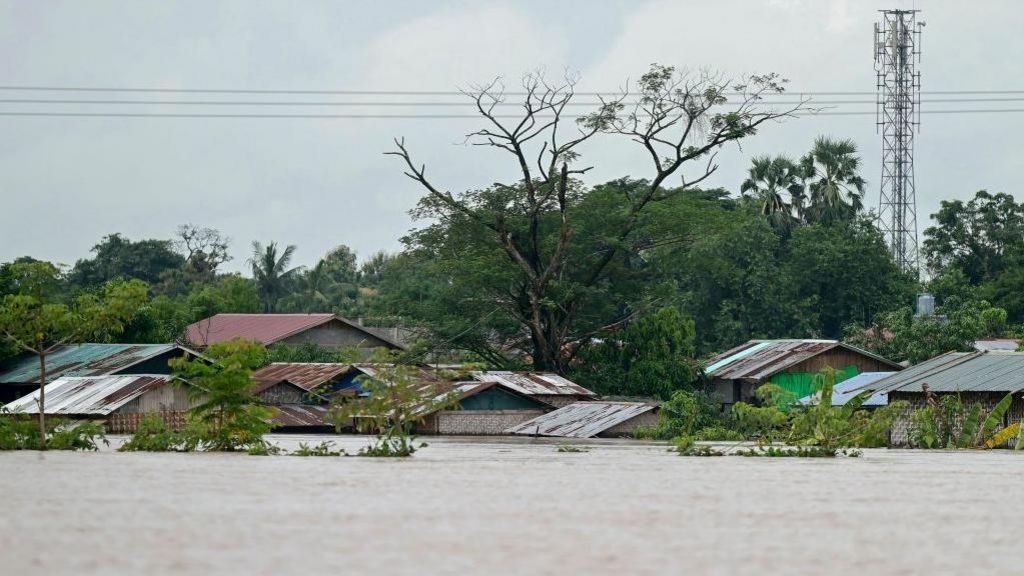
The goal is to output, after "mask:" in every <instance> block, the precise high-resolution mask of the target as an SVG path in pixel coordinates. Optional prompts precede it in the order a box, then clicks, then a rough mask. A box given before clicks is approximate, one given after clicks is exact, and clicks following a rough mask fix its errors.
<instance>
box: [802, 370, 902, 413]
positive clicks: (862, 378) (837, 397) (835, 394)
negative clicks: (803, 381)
mask: <svg viewBox="0 0 1024 576" xmlns="http://www.w3.org/2000/svg"><path fill="white" fill-rule="evenodd" d="M893 374H896V372H862V373H860V374H858V375H856V376H854V377H852V378H847V379H846V380H843V381H842V382H840V383H838V384H836V385H835V387H834V388H833V389H832V405H833V406H845V405H846V403H847V402H849V401H850V400H852V399H853V397H854V396H856V395H858V394H860V393H861V391H863V390H865V389H871V385H872V384H874V383H875V382H878V381H879V380H881V379H883V378H888V377H889V376H892V375H893ZM820 397H821V396H820V394H818V393H815V394H812V395H811V396H806V397H804V398H801V399H800V400H799V402H800V403H801V404H810V403H811V402H812V399H814V400H815V401H816V399H817V398H820ZM888 404H889V395H888V394H886V393H885V392H875V393H874V394H872V395H871V396H869V397H868V399H867V400H865V401H864V403H863V404H861V406H864V407H865V408H868V407H877V406H886V405H888Z"/></svg>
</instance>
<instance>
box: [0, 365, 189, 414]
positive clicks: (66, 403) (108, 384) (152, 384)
mask: <svg viewBox="0 0 1024 576" xmlns="http://www.w3.org/2000/svg"><path fill="white" fill-rule="evenodd" d="M170 381H171V376H163V375H141V376H140V375H125V376H91V377H90V376H86V377H64V378H59V379H57V380H54V381H53V382H50V383H49V384H47V385H46V413H47V414H68V415H96V416H106V415H108V414H110V413H111V412H113V411H114V410H117V409H118V408H120V407H121V406H124V405H125V404H127V403H128V402H131V401H132V400H134V399H136V398H138V397H139V396H142V395H143V394H145V393H146V392H149V391H150V390H156V389H157V388H160V387H161V386H164V385H165V384H167V383H168V382H170ZM38 401H39V390H36V391H35V392H33V393H32V394H29V395H28V396H23V397H21V398H19V399H17V400H15V401H14V402H11V403H10V404H8V405H7V409H8V410H10V411H11V412H21V413H24V414H38V413H39V404H38Z"/></svg>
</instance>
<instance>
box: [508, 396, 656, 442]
mask: <svg viewBox="0 0 1024 576" xmlns="http://www.w3.org/2000/svg"><path fill="white" fill-rule="evenodd" d="M657 423H658V405H657V404H651V403H644V402H602V401H597V402H576V403H574V404H569V405H568V406H564V407H562V408H559V409H558V410H555V411H554V412H549V413H547V414H544V415H542V416H538V417H537V418H534V419H532V420H528V421H526V422H523V423H522V424H518V425H516V426H512V427H510V428H508V429H507V430H505V432H506V433H507V434H517V435H520V436H558V437H562V438H593V437H594V436H600V437H604V438H619V437H623V436H633V435H634V434H635V432H636V430H637V428H639V427H651V426H655V425H656V424H657Z"/></svg>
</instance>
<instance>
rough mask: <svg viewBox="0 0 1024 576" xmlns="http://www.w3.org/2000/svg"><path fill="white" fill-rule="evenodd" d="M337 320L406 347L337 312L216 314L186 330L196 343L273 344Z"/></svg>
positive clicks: (383, 340)
mask: <svg viewBox="0 0 1024 576" xmlns="http://www.w3.org/2000/svg"><path fill="white" fill-rule="evenodd" d="M333 321H337V322H341V323H342V324H346V325H348V326H350V327H352V328H354V329H356V330H358V331H360V332H363V333H364V334H366V335H367V337H369V338H373V339H374V340H379V341H381V342H384V343H386V344H388V345H389V346H391V347H393V348H402V346H401V345H399V344H398V343H397V342H393V341H391V340H390V339H389V338H387V337H386V336H383V335H381V334H375V333H372V332H370V331H369V330H367V329H366V328H365V327H363V326H360V325H359V324H357V323H355V322H352V321H351V320H348V319H347V318H342V317H341V316H337V315H334V314H216V315H214V316H210V317H209V318H204V319H202V320H200V321H198V322H195V323H193V324H190V325H189V326H188V328H186V331H185V334H186V338H187V339H188V342H189V343H191V344H194V345H196V346H208V345H210V344H217V343H218V342H227V341H230V340H234V339H235V338H242V339H244V340H254V341H256V342H259V343H261V344H263V345H266V346H269V345H270V344H273V343H274V342H277V341H279V340H283V339H285V338H288V337H289V336H293V335H295V334H298V333H300V332H303V331H305V330H309V329H310V328H314V327H316V326H320V325H321V324H326V323H328V322H333Z"/></svg>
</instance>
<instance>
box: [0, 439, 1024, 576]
mask: <svg viewBox="0 0 1024 576" xmlns="http://www.w3.org/2000/svg"><path fill="white" fill-rule="evenodd" d="M321 439H323V437H321V436H317V437H310V436H306V437H296V436H276V437H274V441H275V442H278V443H279V444H280V445H281V446H282V447H285V448H294V447H295V446H296V445H297V443H298V442H299V441H307V442H312V443H315V442H319V441H320V440H321ZM336 440H337V441H338V442H339V445H341V446H344V447H346V448H347V449H349V450H351V451H355V449H357V448H358V447H359V445H361V444H362V443H363V442H364V440H363V439H361V438H358V437H341V438H340V439H336ZM427 440H428V442H430V446H429V447H427V448H425V449H423V450H422V451H421V452H420V453H418V454H417V455H416V456H414V457H413V458H411V459H404V460H392V459H370V458H297V457H290V456H276V457H255V456H247V455H242V454H141V453H134V454H121V453H117V452H114V451H113V450H112V449H107V450H104V451H102V452H100V453H68V452H49V453H46V454H40V453H38V452H20V453H0V573H2V574H11V575H29V574H75V575H84V574H149V575H154V574H204V575H205V574H245V575H259V574H273V575H290V574H309V575H314V574H333V575H347V574H353V575H354V574H373V575H387V574H416V575H433V574H462V575H477V574H480V575H491V574H529V575H537V574H560V575H575V574H588V575H589V574H618V575H632V574H680V575H682V574H694V575H697V574H759V575H765V574H787V575H791V574H813V575H846V574H850V575H853V574H857V575H862V574H870V575H874V574H925V573H927V574H929V575H935V574H997V573H999V574H1019V573H1020V571H1021V565H1022V562H1021V559H1022V556H1024V553H1022V552H1021V544H1020V542H1021V533H1022V530H1021V529H1022V528H1024V521H1022V520H1021V513H1022V509H1021V508H1018V506H1020V505H1021V503H1020V502H1021V500H1020V489H1021V486H1022V478H1024V454H1022V453H1014V452H1012V451H991V452H979V451H962V452H942V451H937V452H924V451H896V450H892V451H886V450H871V451H866V453H865V454H864V455H863V456H862V457H861V458H839V459H835V460H821V459H796V458H785V459H770V458H741V457H723V458H683V457H678V456H676V455H674V454H670V453H667V452H666V451H665V447H664V446H661V445H657V444H644V443H636V442H627V441H592V442H587V443H586V445H587V446H588V447H589V448H590V451H589V452H586V453H558V452H556V446H557V444H558V443H560V442H555V441H553V440H551V439H544V440H533V439H472V438H462V439H460V438H450V437H449V438H437V439H427ZM563 442H564V441H563ZM577 445H580V444H577Z"/></svg>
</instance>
